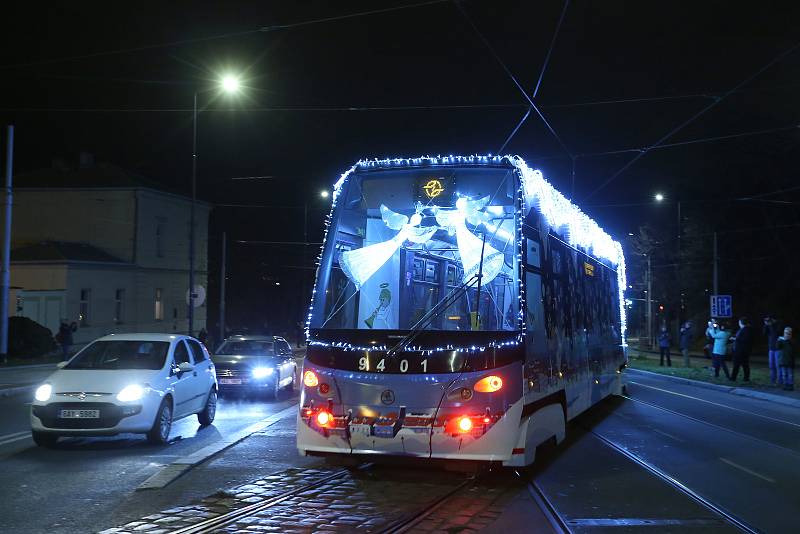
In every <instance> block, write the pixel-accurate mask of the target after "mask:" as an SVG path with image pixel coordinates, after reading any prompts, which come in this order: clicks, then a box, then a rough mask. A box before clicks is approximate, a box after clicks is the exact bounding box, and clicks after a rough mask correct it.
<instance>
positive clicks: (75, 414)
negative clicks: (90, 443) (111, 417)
mask: <svg viewBox="0 0 800 534" xmlns="http://www.w3.org/2000/svg"><path fill="white" fill-rule="evenodd" d="M58 416H59V417H60V418H61V419H100V410H61V412H60V413H59V415H58Z"/></svg>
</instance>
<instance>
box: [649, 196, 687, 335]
mask: <svg viewBox="0 0 800 534" xmlns="http://www.w3.org/2000/svg"><path fill="white" fill-rule="evenodd" d="M653 198H654V199H655V201H656V202H658V203H661V202H663V201H664V200H665V198H666V197H665V196H664V195H663V194H662V193H656V194H655V196H654V197H653ZM676 204H677V207H678V242H677V243H678V244H677V247H678V255H677V256H676V257H675V278H676V279H677V282H678V283H677V285H678V315H677V318H678V325H679V326H678V328H679V329H680V324H681V323H682V322H683V285H682V284H681V201H680V200H678V201H677V202H676Z"/></svg>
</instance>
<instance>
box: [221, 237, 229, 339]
mask: <svg viewBox="0 0 800 534" xmlns="http://www.w3.org/2000/svg"><path fill="white" fill-rule="evenodd" d="M227 237H228V236H227V234H226V233H225V232H222V265H221V266H220V282H219V340H220V341H222V340H223V339H225V278H226V276H227V272H226V271H227V269H226V266H227V250H228V247H227Z"/></svg>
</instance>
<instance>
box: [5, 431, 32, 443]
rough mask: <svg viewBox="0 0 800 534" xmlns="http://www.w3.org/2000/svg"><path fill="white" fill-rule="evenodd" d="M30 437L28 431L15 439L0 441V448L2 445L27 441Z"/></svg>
mask: <svg viewBox="0 0 800 534" xmlns="http://www.w3.org/2000/svg"><path fill="white" fill-rule="evenodd" d="M4 437H5V436H4ZM30 437H31V433H30V431H28V432H22V434H21V435H18V436H17V437H14V438H8V439H4V440H2V441H0V446H2V445H8V444H9V443H14V442H15V441H20V440H23V439H28V438H30Z"/></svg>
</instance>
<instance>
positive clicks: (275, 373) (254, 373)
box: [211, 336, 297, 398]
mask: <svg viewBox="0 0 800 534" xmlns="http://www.w3.org/2000/svg"><path fill="white" fill-rule="evenodd" d="M211 359H212V360H213V361H214V365H215V366H216V368H217V380H218V382H219V387H220V390H221V391H223V392H225V391H227V392H231V391H242V392H253V393H258V392H264V393H267V394H268V395H269V396H271V397H273V398H277V397H278V395H279V394H280V392H281V390H284V389H288V390H293V389H294V384H295V376H296V374H297V362H296V361H295V359H294V355H293V354H292V349H291V347H290V346H289V343H287V342H286V340H285V339H283V338H282V337H279V336H231V337H229V338H227V339H225V341H223V343H222V345H220V347H219V348H218V349H217V350H216V351H215V352H214V355H213V356H212V357H211Z"/></svg>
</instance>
